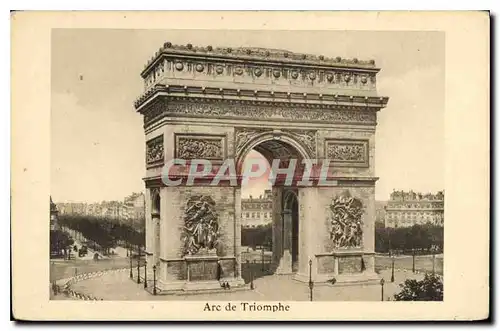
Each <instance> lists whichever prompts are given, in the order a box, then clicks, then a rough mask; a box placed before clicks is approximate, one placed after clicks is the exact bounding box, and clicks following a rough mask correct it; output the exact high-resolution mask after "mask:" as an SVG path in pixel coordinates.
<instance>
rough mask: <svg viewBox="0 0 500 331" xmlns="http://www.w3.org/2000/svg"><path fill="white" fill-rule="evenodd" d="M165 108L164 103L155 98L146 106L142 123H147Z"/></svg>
mask: <svg viewBox="0 0 500 331" xmlns="http://www.w3.org/2000/svg"><path fill="white" fill-rule="evenodd" d="M164 110H165V104H164V102H163V101H161V100H155V101H153V103H152V104H151V105H150V106H149V107H148V110H147V112H145V113H144V123H149V122H151V121H152V120H154V119H155V118H156V117H158V116H159V115H161V114H162V112H163V111H164Z"/></svg>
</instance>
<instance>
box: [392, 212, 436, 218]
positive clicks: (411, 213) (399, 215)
mask: <svg viewBox="0 0 500 331" xmlns="http://www.w3.org/2000/svg"><path fill="white" fill-rule="evenodd" d="M401 216H439V214H436V213H427V212H425V213H415V212H407V213H390V214H387V217H388V218H393V217H394V218H397V217H401Z"/></svg>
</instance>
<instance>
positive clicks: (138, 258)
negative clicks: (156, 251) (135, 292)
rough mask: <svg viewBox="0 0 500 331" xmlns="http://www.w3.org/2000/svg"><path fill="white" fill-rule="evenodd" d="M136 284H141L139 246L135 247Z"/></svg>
mask: <svg viewBox="0 0 500 331" xmlns="http://www.w3.org/2000/svg"><path fill="white" fill-rule="evenodd" d="M137 249H138V252H137V284H140V283H141V271H140V269H139V268H140V262H141V260H140V259H141V246H139V245H138V246H137Z"/></svg>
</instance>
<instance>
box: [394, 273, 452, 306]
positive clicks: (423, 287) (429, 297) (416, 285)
mask: <svg viewBox="0 0 500 331" xmlns="http://www.w3.org/2000/svg"><path fill="white" fill-rule="evenodd" d="M399 286H401V288H402V289H401V292H399V293H397V294H395V295H394V299H395V300H396V301H443V281H442V280H441V278H440V277H439V276H437V275H434V274H425V277H424V279H423V280H421V281H418V280H415V279H407V280H405V282H404V283H403V284H401V285H399Z"/></svg>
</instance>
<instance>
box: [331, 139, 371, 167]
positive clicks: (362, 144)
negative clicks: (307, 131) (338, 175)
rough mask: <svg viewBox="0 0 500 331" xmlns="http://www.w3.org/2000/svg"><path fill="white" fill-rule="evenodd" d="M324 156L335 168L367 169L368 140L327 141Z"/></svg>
mask: <svg viewBox="0 0 500 331" xmlns="http://www.w3.org/2000/svg"><path fill="white" fill-rule="evenodd" d="M325 155H326V157H327V158H328V159H330V160H331V161H332V162H333V165H334V166H337V167H342V166H345V167H368V166H369V150H368V140H348V139H327V140H326V141H325Z"/></svg>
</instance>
